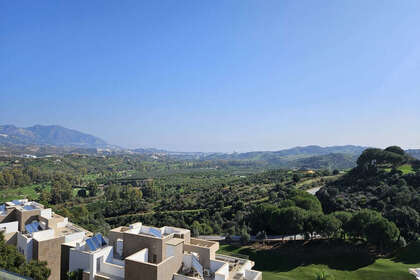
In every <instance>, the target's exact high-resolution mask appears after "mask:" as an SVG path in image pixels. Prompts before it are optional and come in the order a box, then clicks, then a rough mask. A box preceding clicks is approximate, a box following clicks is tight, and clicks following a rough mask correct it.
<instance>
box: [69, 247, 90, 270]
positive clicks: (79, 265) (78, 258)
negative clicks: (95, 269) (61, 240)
mask: <svg viewBox="0 0 420 280" xmlns="http://www.w3.org/2000/svg"><path fill="white" fill-rule="evenodd" d="M89 259H90V254H88V253H86V252H83V251H78V250H76V249H70V257H69V271H70V272H71V271H75V270H78V269H83V270H85V271H90V270H89V263H90V262H89Z"/></svg>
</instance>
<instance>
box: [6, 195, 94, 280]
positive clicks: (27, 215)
mask: <svg viewBox="0 0 420 280" xmlns="http://www.w3.org/2000/svg"><path fill="white" fill-rule="evenodd" d="M0 231H3V234H4V236H5V241H6V242H7V243H8V244H12V245H15V246H16V247H17V249H18V251H19V252H21V253H22V254H23V255H24V256H25V257H26V260H27V261H30V260H32V259H33V260H39V261H46V262H47V263H48V267H49V268H50V269H51V276H50V279H52V280H58V279H61V278H64V277H63V275H65V274H66V273H67V272H66V271H64V270H63V269H62V267H61V256H62V254H61V253H62V252H61V244H62V243H66V242H71V241H77V240H80V241H82V240H84V239H86V238H85V236H86V234H87V233H88V232H87V231H86V230H84V229H82V228H80V227H78V226H76V225H74V224H72V223H70V222H69V221H68V218H65V217H62V216H60V215H58V214H55V213H54V212H53V211H52V210H51V208H44V206H43V205H41V204H39V203H36V202H33V201H28V200H27V199H22V200H14V201H11V202H6V203H5V204H2V205H0Z"/></svg>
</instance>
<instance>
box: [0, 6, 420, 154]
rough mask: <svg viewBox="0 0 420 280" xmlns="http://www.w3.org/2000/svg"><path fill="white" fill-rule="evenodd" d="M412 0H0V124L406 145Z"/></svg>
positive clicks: (411, 132)
mask: <svg viewBox="0 0 420 280" xmlns="http://www.w3.org/2000/svg"><path fill="white" fill-rule="evenodd" d="M419 15H420V1H417V0H412V1H409V0H404V1H391V0H382V1H374V0H370V1H365V0H363V1H356V0H354V1H353V0H352V1H338V0H335V1H281V0H276V1H268V0H267V1H245V0H238V1H234V0H232V1H196V0H191V1H179V0H173V1H1V2H0V123H1V124H15V125H18V126H31V125H34V124H60V125H62V126H65V127H69V128H74V129H77V130H80V131H83V132H87V133H91V134H93V135H96V136H99V137H101V138H103V139H104V140H106V141H108V142H109V143H112V144H117V145H121V146H125V147H156V148H165V149H170V150H176V151H224V152H231V151H250V150H276V149H281V148H286V147H292V146H297V145H308V144H318V145H323V146H326V145H342V144H358V145H368V146H379V147H384V146H387V145H391V144H398V145H401V146H403V147H405V148H410V147H417V148H420V130H419V121H420V110H419V105H420V18H419Z"/></svg>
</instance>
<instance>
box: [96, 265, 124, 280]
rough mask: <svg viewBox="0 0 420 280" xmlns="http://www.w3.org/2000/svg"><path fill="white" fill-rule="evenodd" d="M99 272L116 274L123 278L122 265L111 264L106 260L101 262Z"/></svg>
mask: <svg viewBox="0 0 420 280" xmlns="http://www.w3.org/2000/svg"><path fill="white" fill-rule="evenodd" d="M100 266H101V272H104V273H107V274H110V275H113V276H116V277H120V278H124V267H123V266H118V265H115V264H111V263H108V262H103V263H101V265H100Z"/></svg>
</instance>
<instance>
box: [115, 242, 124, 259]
mask: <svg viewBox="0 0 420 280" xmlns="http://www.w3.org/2000/svg"><path fill="white" fill-rule="evenodd" d="M123 246H124V241H123V240H122V239H121V238H118V239H117V246H116V251H117V255H118V256H120V257H121V256H122V254H123Z"/></svg>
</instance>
